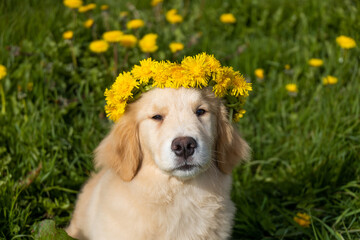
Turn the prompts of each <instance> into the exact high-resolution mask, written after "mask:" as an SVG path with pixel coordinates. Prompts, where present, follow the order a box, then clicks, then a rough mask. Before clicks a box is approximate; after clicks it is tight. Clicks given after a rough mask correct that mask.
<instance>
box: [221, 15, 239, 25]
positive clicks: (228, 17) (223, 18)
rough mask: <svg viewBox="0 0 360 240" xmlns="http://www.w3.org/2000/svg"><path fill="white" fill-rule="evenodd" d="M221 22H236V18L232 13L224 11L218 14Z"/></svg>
mask: <svg viewBox="0 0 360 240" xmlns="http://www.w3.org/2000/svg"><path fill="white" fill-rule="evenodd" d="M220 21H221V22H222V23H236V18H235V17H234V15H233V14H232V13H224V14H222V15H221V16H220Z"/></svg>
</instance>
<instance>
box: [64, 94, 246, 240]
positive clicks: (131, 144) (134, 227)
mask: <svg viewBox="0 0 360 240" xmlns="http://www.w3.org/2000/svg"><path fill="white" fill-rule="evenodd" d="M248 155H249V146H248V145H247V143H246V142H245V141H244V140H243V139H242V138H241V137H240V136H239V135H238V133H237V131H236V130H235V128H234V127H233V126H232V125H231V123H230V122H229V120H228V116H227V110H226V108H225V106H224V104H223V103H222V100H221V99H219V98H216V97H215V95H214V94H213V93H212V91H211V89H207V88H205V89H193V88H179V89H172V88H163V89H160V88H155V89H153V90H150V91H149V92H146V93H144V94H143V95H142V97H141V98H140V99H138V100H137V101H135V102H133V103H131V104H129V105H128V106H127V109H126V111H125V114H124V115H123V116H122V117H121V118H120V119H119V121H117V123H116V124H115V125H114V126H113V128H112V130H111V132H110V133H109V135H108V136H107V137H106V138H105V139H104V140H103V141H102V142H101V143H100V145H99V146H98V147H97V149H96V151H95V164H96V167H98V168H99V169H100V171H99V172H98V173H96V174H95V175H93V176H92V177H91V178H90V180H89V181H88V182H87V183H86V184H85V186H84V187H83V189H82V191H81V194H80V195H79V198H78V201H77V203H76V207H75V211H74V214H73V218H72V220H71V223H70V226H69V227H68V228H67V229H66V230H67V232H68V234H69V235H70V236H72V237H74V238H78V239H96V240H101V239H112V240H113V239H132V240H134V239H135V240H137V239H141V240H143V239H165V240H170V239H171V240H174V239H206V240H209V239H227V238H229V236H230V234H231V229H232V223H233V216H234V213H235V207H234V204H233V203H232V201H231V199H230V191H231V181H232V180H231V172H232V170H233V168H234V167H235V166H236V165H237V163H239V162H240V161H241V160H245V159H247V158H248Z"/></svg>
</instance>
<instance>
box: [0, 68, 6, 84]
mask: <svg viewBox="0 0 360 240" xmlns="http://www.w3.org/2000/svg"><path fill="white" fill-rule="evenodd" d="M6 74H7V73H6V67H5V66H4V65H1V64H0V80H1V79H3V78H4V77H5V76H6Z"/></svg>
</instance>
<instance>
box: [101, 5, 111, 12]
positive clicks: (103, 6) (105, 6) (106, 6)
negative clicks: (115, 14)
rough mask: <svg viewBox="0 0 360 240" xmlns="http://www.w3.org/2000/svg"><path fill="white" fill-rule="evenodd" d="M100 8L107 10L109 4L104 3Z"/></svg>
mask: <svg viewBox="0 0 360 240" xmlns="http://www.w3.org/2000/svg"><path fill="white" fill-rule="evenodd" d="M100 9H101V10H102V11H106V10H108V9H109V5H106V4H103V5H101V6H100Z"/></svg>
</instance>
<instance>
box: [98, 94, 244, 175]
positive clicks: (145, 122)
mask: <svg viewBox="0 0 360 240" xmlns="http://www.w3.org/2000/svg"><path fill="white" fill-rule="evenodd" d="M247 155H248V145H247V144H246V142H245V141H244V140H242V139H241V138H240V137H239V135H238V134H237V132H236V130H235V129H234V128H233V127H232V126H231V124H230V123H229V121H228V120H227V112H226V109H225V107H224V106H223V104H222V103H221V101H220V100H219V99H218V98H216V97H215V96H214V94H213V93H212V92H211V90H210V89H202V90H199V89H187V88H179V89H171V88H165V89H158V88H156V89H153V90H151V91H149V92H147V93H145V94H143V96H142V97H141V98H140V99H139V100H137V101H136V102H134V103H132V104H130V105H129V108H128V109H127V110H126V113H125V115H124V116H123V117H122V118H121V119H120V120H119V122H118V123H116V124H115V126H114V128H113V130H112V131H111V133H110V134H109V135H108V136H107V137H106V138H105V139H104V140H103V142H102V143H101V144H100V146H99V147H98V148H97V150H96V159H95V161H96V163H97V165H98V166H106V167H111V168H113V169H114V170H115V171H116V172H118V173H119V175H120V176H121V177H122V179H124V180H126V181H130V180H131V179H132V178H133V177H134V176H135V175H136V172H137V171H138V170H139V169H140V171H141V162H142V159H143V158H147V159H149V158H150V159H151V161H153V162H154V163H155V164H156V166H157V167H158V168H159V169H161V170H162V171H163V172H165V173H167V174H169V175H172V176H176V177H178V178H180V179H188V178H192V177H195V176H196V175H198V174H199V173H201V172H204V171H206V170H207V169H208V168H209V167H210V166H211V164H213V165H216V166H217V167H218V168H219V169H220V171H222V172H223V173H231V170H232V169H233V167H234V166H235V165H236V164H237V163H238V162H239V161H240V160H243V159H245V158H247Z"/></svg>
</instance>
